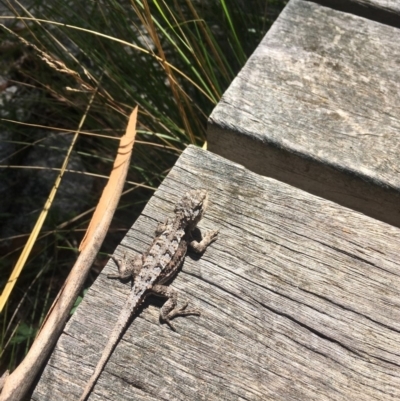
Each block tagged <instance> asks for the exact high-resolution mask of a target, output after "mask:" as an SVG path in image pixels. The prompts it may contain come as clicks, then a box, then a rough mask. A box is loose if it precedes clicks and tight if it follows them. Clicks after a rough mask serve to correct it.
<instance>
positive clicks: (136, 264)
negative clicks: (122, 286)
mask: <svg viewBox="0 0 400 401" xmlns="http://www.w3.org/2000/svg"><path fill="white" fill-rule="evenodd" d="M111 259H112V260H113V261H114V262H115V264H116V265H117V266H118V274H108V275H107V277H108V278H118V279H120V280H127V279H128V278H134V277H135V276H136V275H137V274H138V273H139V272H140V269H141V268H142V265H143V255H139V254H135V256H134V257H133V259H127V255H126V252H124V257H123V259H119V258H116V257H115V256H113V255H111Z"/></svg>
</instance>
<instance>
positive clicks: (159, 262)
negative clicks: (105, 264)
mask: <svg viewBox="0 0 400 401" xmlns="http://www.w3.org/2000/svg"><path fill="white" fill-rule="evenodd" d="M207 202H208V193H207V191H206V190H204V189H196V190H192V191H189V192H187V193H186V194H185V196H184V197H183V198H182V199H181V200H180V201H179V202H178V203H177V204H176V205H175V217H174V218H173V219H172V220H170V219H167V220H166V222H165V223H164V224H160V225H159V226H158V228H157V230H156V237H155V239H154V240H153V243H152V244H151V246H150V248H149V250H148V251H147V252H146V253H145V254H143V255H142V256H139V255H137V256H136V257H135V259H134V260H133V261H132V262H131V263H130V265H129V266H127V265H126V258H125V257H124V259H123V260H119V259H116V258H114V257H113V259H114V261H115V262H116V263H117V264H118V268H119V275H109V276H108V277H110V278H127V277H129V275H130V274H132V275H133V276H134V281H133V287H132V290H131V292H130V294H129V296H128V299H127V300H126V302H125V305H124V306H123V308H122V310H121V312H120V314H119V316H118V319H117V322H116V324H115V326H114V329H113V331H112V332H111V334H110V336H109V339H108V342H107V344H106V346H105V347H104V350H103V352H102V354H101V357H100V360H99V362H98V363H97V366H96V368H95V370H94V372H93V374H92V376H91V377H90V379H89V381H88V382H87V384H86V387H85V389H84V391H83V394H82V396H81V398H80V401H84V400H86V398H87V396H88V395H89V393H90V392H91V390H92V388H93V386H94V384H95V383H96V381H97V378H98V377H99V375H100V373H101V371H102V370H103V368H104V366H105V364H106V363H107V360H108V359H109V357H110V355H111V353H112V352H113V350H114V348H115V346H116V345H117V343H118V341H119V339H120V337H121V335H122V333H123V332H124V330H125V329H126V327H127V325H128V323H129V320H130V318H131V316H132V315H133V314H134V313H135V312H136V310H137V309H138V307H139V305H140V304H141V303H142V302H143V300H144V299H145V298H146V296H147V295H148V294H150V293H156V294H158V295H161V296H164V297H167V298H168V300H167V302H166V303H165V304H164V306H163V307H162V308H161V311H160V317H161V318H162V319H163V320H164V321H165V322H166V323H168V325H169V326H170V327H171V328H172V329H173V326H172V323H171V322H170V320H171V319H173V318H174V317H176V316H185V315H193V314H195V315H199V314H200V313H199V311H197V310H189V309H186V307H187V304H185V305H184V306H183V307H181V308H177V307H176V305H177V293H176V291H175V290H173V289H171V288H169V287H165V286H164V285H162V284H164V283H165V281H167V280H168V279H169V278H171V277H172V276H173V275H174V274H175V273H176V272H177V270H178V268H179V266H180V264H181V263H182V261H183V259H184V257H185V254H186V250H187V248H188V246H189V245H190V246H191V248H192V249H193V250H194V251H195V252H198V253H201V252H203V251H204V250H205V249H206V248H207V246H208V245H209V244H210V243H211V242H213V241H215V240H216V238H217V236H218V230H211V231H208V232H207V233H205V234H204V236H203V239H202V240H201V241H200V242H197V241H195V240H193V239H192V235H191V232H192V231H193V229H194V228H195V227H196V226H197V223H198V222H199V221H200V220H201V218H202V217H203V214H204V211H205V210H206V208H207Z"/></svg>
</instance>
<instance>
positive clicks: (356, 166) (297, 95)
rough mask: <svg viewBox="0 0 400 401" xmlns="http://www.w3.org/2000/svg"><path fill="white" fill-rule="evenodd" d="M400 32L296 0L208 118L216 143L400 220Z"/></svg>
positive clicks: (265, 169)
mask: <svg viewBox="0 0 400 401" xmlns="http://www.w3.org/2000/svg"><path fill="white" fill-rule="evenodd" d="M399 38H400V31H399V30H398V29H396V28H393V27H390V26H386V25H383V24H379V23H377V22H374V21H369V20H366V19H364V18H361V17H357V16H354V15H351V14H347V13H343V12H339V11H335V10H332V9H329V8H326V7H323V6H320V5H318V4H316V3H313V2H307V1H302V0H291V1H290V2H289V4H288V6H287V7H286V8H285V10H284V11H283V12H282V13H281V15H280V17H279V18H278V20H277V21H276V22H275V24H274V25H273V26H272V28H271V29H270V31H269V32H268V34H267V35H266V36H265V38H264V39H263V41H262V43H261V44H260V45H259V47H258V48H257V50H256V51H255V53H254V54H253V55H252V57H251V58H250V59H249V60H248V62H247V64H246V66H245V67H244V68H243V70H242V71H241V72H240V73H239V75H238V76H237V77H236V78H235V80H234V81H233V83H232V84H231V86H230V87H229V89H228V90H227V91H226V93H225V94H224V95H223V97H222V99H221V101H220V103H219V104H218V105H217V107H216V108H215V109H214V111H213V112H212V114H211V116H210V119H209V132H208V145H209V150H211V151H212V152H215V153H217V154H220V155H222V156H224V157H226V158H228V159H230V160H233V161H236V162H238V163H241V164H243V165H245V166H246V167H247V168H249V169H251V170H253V171H255V172H258V173H260V174H264V175H267V176H271V177H273V178H276V179H279V180H281V181H284V182H287V183H290V184H291V185H294V186H297V187H299V188H302V189H305V190H307V191H309V192H311V193H314V194H317V195H319V196H322V197H324V198H327V199H331V200H333V201H335V202H339V203H341V204H342V205H345V206H348V207H351V208H353V209H355V210H359V211H362V212H363V213H366V214H368V215H370V216H373V217H375V218H379V219H382V220H383V221H386V222H389V223H391V224H394V225H397V226H400V175H399V171H400V158H399V157H398V155H399V154H400V109H399V104H400V68H399V60H400V40H398V39H399Z"/></svg>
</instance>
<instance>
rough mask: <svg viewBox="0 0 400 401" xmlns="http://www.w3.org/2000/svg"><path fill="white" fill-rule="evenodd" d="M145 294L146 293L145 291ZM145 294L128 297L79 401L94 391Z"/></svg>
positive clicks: (83, 400)
mask: <svg viewBox="0 0 400 401" xmlns="http://www.w3.org/2000/svg"><path fill="white" fill-rule="evenodd" d="M143 292H144V291H143ZM142 296H143V293H142V292H140V293H139V294H135V295H134V296H133V297H128V299H127V301H126V303H125V306H124V307H123V309H122V312H121V314H120V315H119V316H118V320H117V322H116V324H115V326H114V329H113V331H112V333H111V335H110V337H109V339H108V342H107V345H106V346H105V347H104V350H103V352H102V354H101V357H100V360H99V362H98V363H97V366H96V368H95V370H94V372H93V374H92V376H91V377H90V379H89V380H88V382H87V384H86V387H85V389H84V390H83V393H82V395H81V398H79V401H86V399H87V397H88V395H89V394H90V392H91V391H92V389H93V387H94V385H95V384H96V382H97V379H98V378H99V376H100V373H101V371H102V370H103V368H104V366H105V365H106V363H107V361H108V359H109V358H110V356H111V354H112V352H113V351H114V348H115V347H116V345H117V343H118V341H119V339H120V337H121V336H122V334H123V333H124V331H125V329H126V327H127V326H128V323H129V319H130V317H131V316H132V314H133V313H134V312H135V311H136V309H137V308H138V307H139V305H140V301H141V299H142Z"/></svg>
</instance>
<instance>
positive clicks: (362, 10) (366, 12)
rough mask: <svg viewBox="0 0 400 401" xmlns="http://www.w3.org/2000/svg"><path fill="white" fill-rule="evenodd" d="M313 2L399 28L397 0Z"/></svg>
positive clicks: (318, 0) (399, 12)
mask: <svg viewBox="0 0 400 401" xmlns="http://www.w3.org/2000/svg"><path fill="white" fill-rule="evenodd" d="M311 1H314V2H315V3H319V4H322V5H325V6H327V7H331V8H334V9H335V10H340V11H345V12H348V13H351V14H355V15H359V16H360V17H364V18H367V19H371V20H373V21H378V22H381V23H382V24H387V25H392V26H395V27H397V28H400V1H399V0H311Z"/></svg>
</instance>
